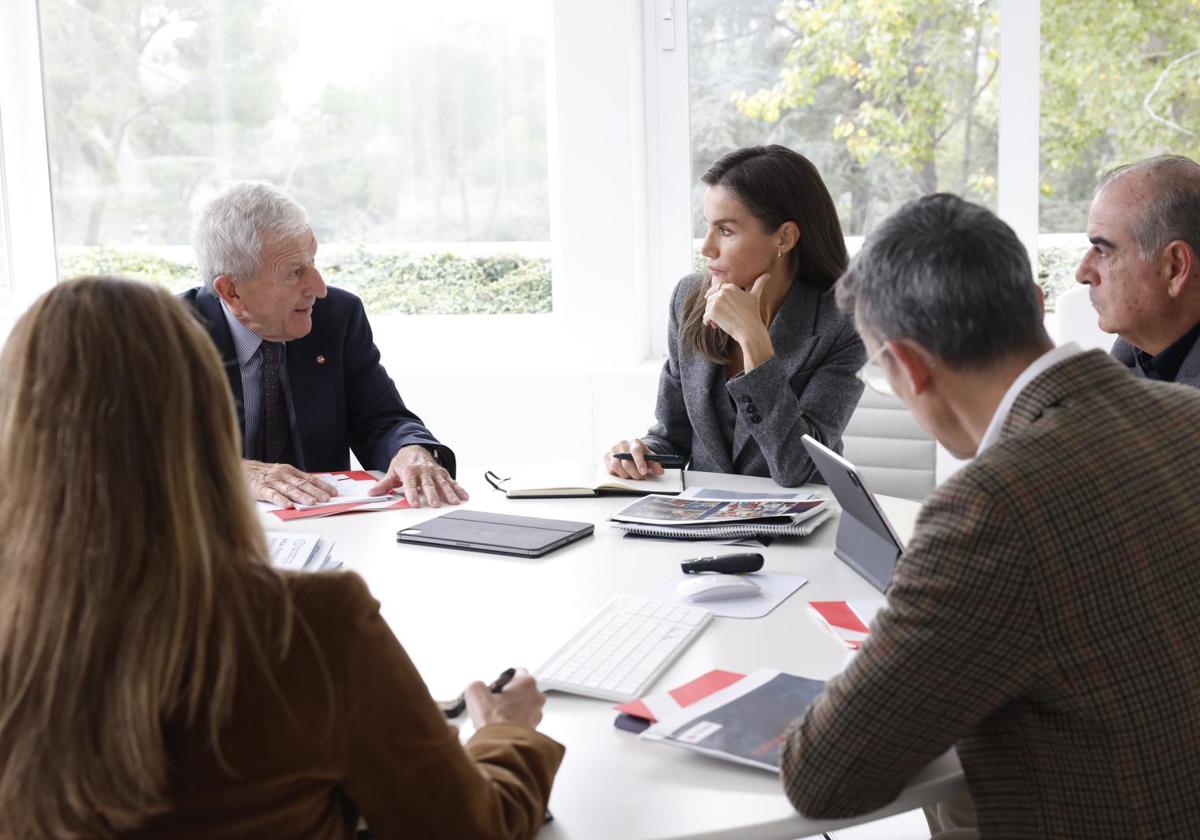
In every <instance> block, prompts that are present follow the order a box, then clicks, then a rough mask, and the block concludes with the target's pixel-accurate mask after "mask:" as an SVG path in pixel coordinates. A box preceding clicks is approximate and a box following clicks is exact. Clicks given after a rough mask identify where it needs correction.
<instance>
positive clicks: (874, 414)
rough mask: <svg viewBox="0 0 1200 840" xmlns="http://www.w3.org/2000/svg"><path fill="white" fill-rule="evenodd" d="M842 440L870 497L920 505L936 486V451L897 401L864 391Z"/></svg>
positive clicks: (924, 432)
mask: <svg viewBox="0 0 1200 840" xmlns="http://www.w3.org/2000/svg"><path fill="white" fill-rule="evenodd" d="M842 440H843V442H844V443H845V452H844V454H845V456H846V458H847V460H849V461H850V462H851V463H852V464H854V465H855V466H856V467H858V469H859V473H860V474H861V475H862V477H863V480H864V481H865V482H866V485H867V487H868V488H869V489H870V490H871V492H873V493H882V494H884V495H887V496H900V497H902V498H905V499H916V500H917V501H922V500H924V498H925V496H926V495H928V494H929V491H930V490H932V489H933V488H934V485H935V484H936V483H937V480H936V475H937V473H936V468H937V446H936V445H935V444H934V441H933V438H932V437H931V436H930V435H929V433H928V432H926V431H925V430H924V429H922V428H921V425H920V424H919V423H918V422H917V421H916V419H915V418H914V417H913V416H912V413H911V412H909V410H908V407H907V406H905V405H904V403H903V402H901V401H900V399H899V398H897V397H886V396H884V395H883V394H879V393H877V392H875V391H874V390H872V389H871V388H867V389H866V390H864V391H863V395H862V398H861V399H859V401H858V408H856V409H855V410H854V414H853V416H852V417H851V418H850V422H849V424H847V426H846V431H845V433H844V434H843V435H842Z"/></svg>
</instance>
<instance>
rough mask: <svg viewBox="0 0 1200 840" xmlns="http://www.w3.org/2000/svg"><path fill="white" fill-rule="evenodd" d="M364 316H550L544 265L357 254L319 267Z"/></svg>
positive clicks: (503, 258) (523, 260) (530, 260)
mask: <svg viewBox="0 0 1200 840" xmlns="http://www.w3.org/2000/svg"><path fill="white" fill-rule="evenodd" d="M322 270H323V271H324V272H325V276H326V278H327V279H328V280H329V282H331V283H333V284H334V285H335V286H340V287H342V288H345V289H349V290H351V291H353V292H354V293H355V294H357V295H359V296H360V297H361V298H362V299H363V303H364V304H365V305H366V307H367V311H368V312H373V313H392V312H395V313H401V314H405V315H465V314H473V315H492V314H525V313H537V312H549V311H550V300H551V297H550V261H549V260H547V259H543V258H540V257H522V256H517V255H515V254H492V255H488V256H479V257H472V256H461V255H458V254H449V253H445V252H443V253H437V254H403V253H402V254H373V253H369V252H367V251H365V250H363V249H358V250H355V251H353V252H351V253H350V254H347V255H344V256H342V257H340V258H333V259H330V260H328V261H327V262H325V263H324V264H323V266H322Z"/></svg>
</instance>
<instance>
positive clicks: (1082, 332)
mask: <svg viewBox="0 0 1200 840" xmlns="http://www.w3.org/2000/svg"><path fill="white" fill-rule="evenodd" d="M1116 340H1117V337H1116V336H1115V335H1111V334H1109V333H1106V332H1105V331H1104V330H1102V329H1100V324H1099V323H1098V316H1097V315H1096V310H1095V309H1093V308H1092V302H1091V299H1090V298H1089V297H1088V287H1087V286H1076V287H1075V288H1073V289H1067V290H1066V291H1065V292H1063V293H1062V294H1061V295H1059V296H1058V297H1056V298H1055V299H1054V341H1055V343H1056V344H1066V343H1067V342H1070V341H1074V342H1075V343H1076V344H1078V345H1079V346H1080V347H1082V348H1083V349H1084V350H1091V349H1093V348H1098V349H1100V350H1105V351H1108V350H1111V349H1112V346H1113V342H1114V341H1116Z"/></svg>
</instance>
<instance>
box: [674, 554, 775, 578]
mask: <svg viewBox="0 0 1200 840" xmlns="http://www.w3.org/2000/svg"><path fill="white" fill-rule="evenodd" d="M762 567H763V556H762V555H761V554H759V553H758V552H756V551H747V552H743V553H741V554H725V555H723V556H721V557H697V558H696V559H695V560H684V561H683V563H682V564H681V565H680V568H682V569H683V572H684V574H692V573H694V572H722V573H724V574H727V575H744V574H746V573H747V572H757V571H758V570H759V569H761V568H762Z"/></svg>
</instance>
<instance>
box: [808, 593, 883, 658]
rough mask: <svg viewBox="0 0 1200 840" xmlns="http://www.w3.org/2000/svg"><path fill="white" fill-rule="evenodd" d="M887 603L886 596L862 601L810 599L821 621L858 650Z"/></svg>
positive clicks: (843, 641)
mask: <svg viewBox="0 0 1200 840" xmlns="http://www.w3.org/2000/svg"><path fill="white" fill-rule="evenodd" d="M886 603H887V599H885V598H867V599H864V600H861V601H809V602H808V605H809V607H811V608H812V611H813V612H814V613H816V615H817V617H818V618H820V619H821V623H822V624H824V625H825V627H826V628H827V629H828V630H829V632H831V633H833V635H834V636H836V637H837V639H838V641H840V642H841V643H842V644H844V645H845V646H846V647H848V648H850V650H858V649H859V648H860V647H862V643H863V642H865V641H866V639H867V636H869V635H870V633H871V627H870V624H871V621H872V620H873V619H874V618H875V614H876V613H877V612H879V611H880V610H881V609H883V607H884V605H885V604H886Z"/></svg>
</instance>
